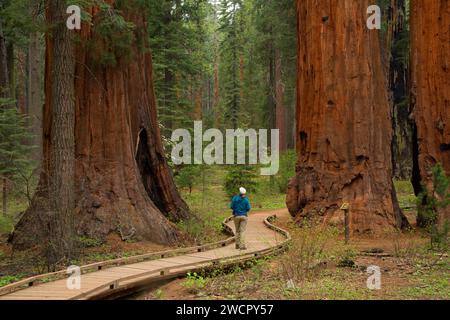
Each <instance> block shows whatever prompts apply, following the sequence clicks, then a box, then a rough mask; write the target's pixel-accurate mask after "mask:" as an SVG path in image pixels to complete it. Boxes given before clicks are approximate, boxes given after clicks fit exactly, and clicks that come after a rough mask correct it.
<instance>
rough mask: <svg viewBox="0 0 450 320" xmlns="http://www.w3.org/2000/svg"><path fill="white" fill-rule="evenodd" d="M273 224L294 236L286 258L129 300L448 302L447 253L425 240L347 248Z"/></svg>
mask: <svg viewBox="0 0 450 320" xmlns="http://www.w3.org/2000/svg"><path fill="white" fill-rule="evenodd" d="M275 224H277V225H278V226H280V227H282V228H284V229H287V230H289V231H290V233H291V235H292V237H293V242H292V245H291V249H290V250H289V251H287V252H285V253H283V254H280V255H278V256H273V257H265V258H263V259H258V260H254V261H252V262H251V263H246V264H243V265H237V266H235V267H234V268H232V269H227V270H214V271H213V272H212V273H211V272H209V273H199V274H192V275H188V277H187V278H186V279H177V280H173V281H170V282H167V283H166V284H163V285H161V286H159V287H153V288H151V289H148V290H145V291H142V292H140V293H136V294H134V295H132V296H130V297H128V298H127V299H132V300H155V299H163V300H165V299H169V300H185V299H187V300H203V299H212V300H215V299H219V300H222V299H225V300H226V299H232V300H236V299H237V300H240V299H250V300H266V299H276V300H277V299H306V300H311V299H313V300H315V299H320V300H336V299H337V300H340V299H344V300H346V299H351V300H354V299H356V300H359V299H383V300H384V299H401V300H404V299H442V300H448V299H450V287H449V281H450V259H449V257H448V251H430V250H428V243H429V240H428V238H427V237H426V236H425V235H423V234H421V233H417V232H414V231H413V232H410V233H404V234H398V233H396V234H392V235H388V236H386V237H384V238H383V239H376V238H357V239H352V240H351V242H350V243H349V244H348V245H345V244H344V239H343V237H342V235H340V234H339V233H337V232H336V230H333V228H326V229H324V228H323V227H319V226H309V227H306V228H304V229H299V228H298V227H297V226H295V225H294V224H293V223H292V221H291V219H290V217H288V216H287V215H284V216H281V217H279V218H278V219H277V221H276V223H275ZM318 231H320V232H318ZM369 266H378V267H379V268H380V271H381V289H380V290H369V289H368V288H367V279H368V277H369V276H370V274H367V268H368V267H369ZM288 282H290V284H289V283H288Z"/></svg>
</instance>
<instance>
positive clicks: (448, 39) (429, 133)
mask: <svg viewBox="0 0 450 320" xmlns="http://www.w3.org/2000/svg"><path fill="white" fill-rule="evenodd" d="M449 21H450V1H448V0H435V1H425V0H415V1H411V82H412V85H411V104H412V108H413V114H414V120H415V125H416V140H417V144H416V146H415V153H414V156H415V159H414V160H415V161H414V176H413V184H414V186H415V189H416V192H419V191H421V183H423V184H424V185H425V187H427V189H428V190H431V188H432V174H431V169H432V168H433V166H435V165H436V164H438V163H440V164H441V165H442V166H443V167H444V169H445V171H446V173H447V175H450V30H449ZM446 216H447V218H450V209H447V211H446Z"/></svg>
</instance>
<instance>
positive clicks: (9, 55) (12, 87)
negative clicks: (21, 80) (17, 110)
mask: <svg viewBox="0 0 450 320" xmlns="http://www.w3.org/2000/svg"><path fill="white" fill-rule="evenodd" d="M14 55H15V49H14V44H13V43H12V42H9V43H7V46H6V63H7V66H8V76H9V81H8V82H9V96H10V98H11V99H16V98H17V96H16V94H17V93H16V68H15V63H14V62H15V56H14ZM16 105H17V102H16Z"/></svg>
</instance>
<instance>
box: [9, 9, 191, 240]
mask: <svg viewBox="0 0 450 320" xmlns="http://www.w3.org/2000/svg"><path fill="white" fill-rule="evenodd" d="M108 2H109V3H110V4H111V6H110V7H102V9H99V8H97V7H92V8H90V9H89V10H88V13H89V14H90V15H91V16H92V25H89V24H83V26H82V29H81V31H80V32H78V37H79V41H76V45H75V50H74V58H75V74H74V77H73V79H74V80H73V81H74V87H75V128H74V134H75V141H76V143H75V173H74V188H75V194H74V197H75V210H74V212H73V221H74V227H75V231H76V233H77V234H78V235H84V236H88V237H93V238H105V237H106V236H107V235H109V234H111V233H117V234H120V235H121V236H122V237H123V238H128V237H134V238H137V239H148V240H152V241H155V242H158V243H173V242H174V241H176V240H177V239H178V232H177V230H176V228H175V226H174V225H173V224H172V223H171V222H170V221H169V220H172V221H176V220H180V219H184V218H187V217H188V216H189V211H188V208H187V206H186V204H185V203H184V201H183V200H182V199H181V197H180V195H179V194H178V192H177V190H176V188H175V185H174V183H173V180H172V177H171V174H170V170H169V167H168V165H167V162H166V159H165V157H164V150H163V145H162V142H161V137H160V131H159V126H158V121H157V117H156V103H155V94H154V89H153V79H152V60H151V54H150V51H149V48H148V45H147V33H146V23H145V18H144V14H145V13H144V12H143V11H142V10H140V9H138V7H137V4H136V5H133V6H130V5H129V4H130V3H129V1H127V4H124V3H123V2H122V1H121V2H120V3H121V4H122V6H125V7H124V8H119V7H118V5H117V4H115V3H114V2H113V1H108ZM117 3H119V2H117ZM118 10H122V11H118ZM112 16H113V17H114V19H113V20H112V22H113V23H117V25H116V26H115V27H114V24H113V23H111V20H105V19H110V18H111V17H112ZM130 23H131V24H130ZM107 28H115V29H114V30H112V31H111V30H109V31H110V32H108V33H105V31H106V30H107ZM54 41H55V39H54V38H53V37H51V36H47V43H46V44H47V50H46V74H45V92H46V101H45V110H44V121H43V123H44V150H43V152H44V163H43V172H42V175H41V179H40V183H39V188H38V191H37V193H36V195H35V197H34V200H33V203H32V206H31V207H30V208H29V209H28V210H27V211H26V212H25V213H24V215H23V216H22V218H21V220H20V221H19V223H18V224H17V226H16V228H15V232H14V234H13V236H12V238H11V241H12V243H13V245H15V246H16V247H17V248H24V247H29V246H32V245H36V244H42V243H45V242H44V241H46V240H47V239H48V235H49V224H50V223H51V220H52V219H54V218H55V217H52V216H51V215H50V216H49V215H48V214H47V204H48V203H51V201H52V197H54V194H53V193H52V188H49V184H50V183H49V182H50V181H51V179H50V178H49V177H52V176H53V175H58V174H61V172H53V171H52V170H54V169H53V167H52V166H51V163H50V159H51V155H52V154H53V153H54V152H57V151H58V150H55V148H56V146H55V145H54V144H53V141H52V140H51V139H50V137H51V136H52V130H55V128H54V127H53V126H52V110H53V109H54V104H55V101H52V95H51V94H50V93H51V92H52V90H54V88H56V85H57V84H56V83H54V80H55V77H52V73H55V72H58V70H56V69H55V61H56V57H55V54H56V52H55V51H54V50H52V48H53V46H54ZM124 42H125V44H126V46H124V45H123V44H124ZM128 47H129V48H130V49H127V50H124V48H125V49H126V48H128ZM60 54H63V53H60Z"/></svg>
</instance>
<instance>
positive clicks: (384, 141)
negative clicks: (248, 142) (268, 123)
mask: <svg viewBox="0 0 450 320" xmlns="http://www.w3.org/2000/svg"><path fill="white" fill-rule="evenodd" d="M297 5H298V8H297V10H298V42H299V49H298V88H297V89H298V105H297V152H298V163H297V176H296V177H294V178H293V179H292V180H291V181H290V184H289V191H288V196H287V205H288V208H289V210H290V212H291V214H292V215H294V216H296V217H297V218H298V219H301V218H304V217H310V216H313V217H320V218H321V219H323V220H324V221H325V222H333V221H335V222H337V221H339V220H340V219H341V218H342V216H341V214H340V210H339V207H340V206H341V204H342V203H344V202H348V203H349V204H350V227H351V230H352V232H353V233H376V232H382V231H384V230H388V229H394V228H399V227H402V226H404V225H406V224H407V222H406V219H405V218H404V216H403V215H402V213H401V211H400V209H399V206H398V204H397V199H396V195H395V191H394V188H393V183H392V179H391V178H392V162H391V140H392V126H391V114H390V109H389V103H388V96H387V90H386V83H385V77H384V73H383V67H382V63H381V53H380V42H379V38H378V32H377V31H376V30H373V31H371V30H369V29H368V28H367V27H366V17H367V15H366V10H367V8H368V6H369V5H370V1H368V0H361V1H353V0H344V1H338V0H332V1H313V0H298V1H297Z"/></svg>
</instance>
